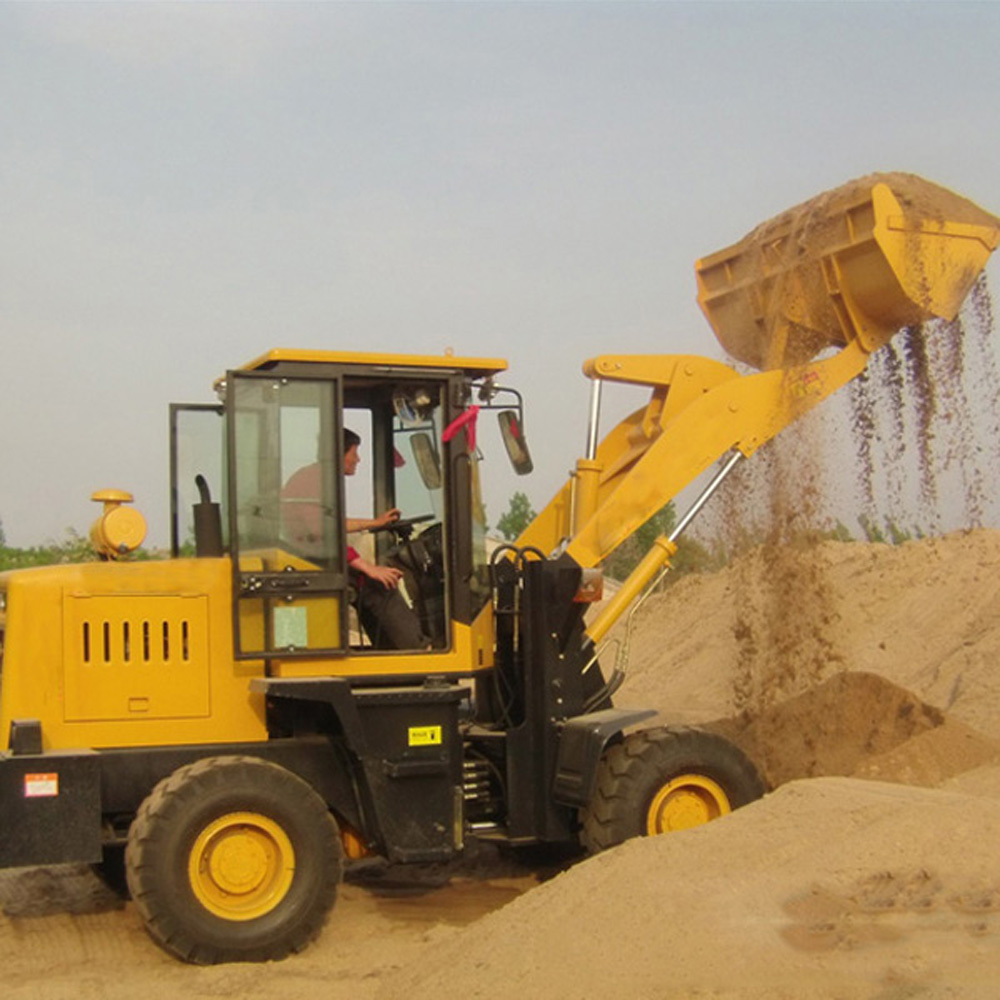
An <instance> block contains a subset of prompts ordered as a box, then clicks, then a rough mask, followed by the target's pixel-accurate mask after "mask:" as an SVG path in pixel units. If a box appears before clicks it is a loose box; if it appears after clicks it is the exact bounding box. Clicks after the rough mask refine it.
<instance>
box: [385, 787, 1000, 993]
mask: <svg viewBox="0 0 1000 1000" xmlns="http://www.w3.org/2000/svg"><path fill="white" fill-rule="evenodd" d="M931 817H932V818H933V821H932V822H931V821H929V818H931ZM943 833H944V834H945V835H942V834H943ZM998 836H1000V801H991V800H985V799H981V798H978V797H973V796H967V795H958V794H951V793H945V792H935V791H929V790H926V789H919V788H907V787H903V786H899V785H889V784H884V783H881V782H865V781H859V780H856V779H847V778H822V779H816V780H812V781H804V782H794V783H792V784H790V785H786V786H784V787H783V788H781V789H780V790H779V791H778V792H776V793H774V794H772V795H770V796H768V797H767V798H765V799H764V800H762V801H761V802H758V803H754V804H753V805H750V806H748V807H746V808H745V809H743V810H740V811H739V812H737V813H734V814H733V815H732V816H730V817H727V818H726V819H724V820H720V821H718V822H716V823H711V824H708V825H707V826H703V827H699V828H697V829H695V830H690V831H687V832H685V833H678V834H672V835H670V836H668V837H659V838H652V839H644V840H635V841H630V842H628V843H626V844H623V845H622V846H621V847H619V848H616V849H615V850H613V851H611V852H608V853H607V854H604V855H598V856H597V857H595V858H592V859H590V860H588V861H585V862H583V863H582V864H580V865H578V866H577V867H575V868H573V869H571V870H570V871H569V872H567V873H565V874H563V875H561V876H559V877H558V878H557V879H555V880H553V881H552V882H549V883H546V884H544V885H542V886H540V887H539V888H537V889H534V890H532V891H531V892H530V893H528V894H527V895H525V896H522V897H520V898H519V899H517V900H515V901H514V902H513V903H511V904H509V905H508V906H506V907H505V908H504V909H502V910H500V911H499V912H497V913H494V914H491V915H489V916H487V917H485V918H484V919H483V920H481V921H479V922H478V923H477V924H476V925H475V926H474V927H471V928H469V929H468V930H466V931H464V932H461V933H458V934H455V935H453V936H451V937H450V938H448V939H444V940H442V941H441V942H440V944H439V945H438V946H437V947H436V948H435V949H434V953H433V962H432V963H429V964H428V965H425V966H422V967H421V968H419V969H411V970H408V971H405V972H403V973H402V974H399V975H396V976H393V977H391V978H389V979H388V980H387V981H386V982H384V983H383V984H382V987H381V989H380V991H379V992H378V994H377V996H378V997H379V998H380V1000H391V998H396V997H403V996H434V997H438V998H439V1000H452V998H455V1000H458V998H463V1000H467V998H471V997H484V998H485V997H495V996H515V995H520V996H524V997H546V998H549V1000H579V998H581V997H600V998H601V1000H618V998H620V1000H646V998H648V1000H654V998H656V1000H664V998H680V997H685V998H687V997H711V998H713V1000H727V998H741V1000H764V998H767V1000H775V998H789V1000H791V998H795V1000H810V998H830V997H837V998H843V1000H852V998H876V997H878V998H881V1000H889V998H898V1000H903V998H909V997H918V996H919V997H927V998H944V997H954V998H959V997H961V998H963V1000H976V998H983V1000H985V998H987V997H990V998H991V997H994V996H996V974H997V971H998V967H1000V959H998V957H997V947H996V944H997V933H998V931H1000V875H998V873H997V870H996V865H995V851H994V850H992V848H990V849H985V850H984V849H982V848H981V847H980V845H983V844H989V845H993V844H995V843H996V840H997V837H998Z"/></svg>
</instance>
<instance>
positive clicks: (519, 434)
mask: <svg viewBox="0 0 1000 1000" xmlns="http://www.w3.org/2000/svg"><path fill="white" fill-rule="evenodd" d="M497 420H498V421H499V423H500V435H501V436H502V437H503V444H504V447H505V448H506V449H507V456H508V458H510V464H511V465H512V466H513V467H514V471H515V472H516V473H517V474H518V475H519V476H526V475H527V474H528V473H529V472H531V470H532V469H534V467H535V466H534V465H533V463H532V461H531V453H530V452H529V451H528V442H527V441H525V439H524V430H523V428H522V427H521V422H520V421H519V420H518V414H517V411H516V410H501V411H500V412H499V413H498V414H497Z"/></svg>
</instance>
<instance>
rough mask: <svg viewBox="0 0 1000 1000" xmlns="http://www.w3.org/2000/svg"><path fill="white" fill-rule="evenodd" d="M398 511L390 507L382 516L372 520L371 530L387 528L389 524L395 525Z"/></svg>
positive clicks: (398, 515)
mask: <svg viewBox="0 0 1000 1000" xmlns="http://www.w3.org/2000/svg"><path fill="white" fill-rule="evenodd" d="M399 517H400V510H399V508H398V507H390V508H389V509H388V510H387V511H386V512H385V513H384V514H379V516H378V517H376V518H374V519H373V520H372V530H375V529H377V528H387V527H388V526H389V525H390V524H395V523H396V521H398V520H399Z"/></svg>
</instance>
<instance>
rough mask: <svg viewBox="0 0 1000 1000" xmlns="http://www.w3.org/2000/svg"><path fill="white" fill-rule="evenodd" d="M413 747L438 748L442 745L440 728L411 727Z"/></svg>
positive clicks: (411, 743) (410, 733) (411, 744)
mask: <svg viewBox="0 0 1000 1000" xmlns="http://www.w3.org/2000/svg"><path fill="white" fill-rule="evenodd" d="M409 735H410V746H411V747H436V746H440V745H441V727H440V726H410V729H409Z"/></svg>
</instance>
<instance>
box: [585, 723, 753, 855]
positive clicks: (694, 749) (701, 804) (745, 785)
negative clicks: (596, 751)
mask: <svg viewBox="0 0 1000 1000" xmlns="http://www.w3.org/2000/svg"><path fill="white" fill-rule="evenodd" d="M764 791H765V788H764V782H763V781H762V780H761V777H760V775H759V774H758V773H757V769H756V768H755V767H754V765H753V763H752V762H751V761H750V759H749V758H748V757H747V756H746V754H744V753H743V751H742V750H740V749H739V748H738V747H736V746H734V745H733V744H732V743H730V742H728V740H724V739H723V738H722V737H721V736H715V735H714V734H712V733H707V732H704V731H702V730H699V729H681V728H677V729H667V728H657V729H646V730H642V731H640V732H637V733H631V734H630V735H628V736H626V737H625V739H624V740H622V742H620V743H617V744H615V745H614V746H612V747H610V748H609V749H608V750H606V751H605V753H604V756H603V757H602V758H601V763H600V765H599V767H598V773H597V785H596V788H595V790H594V795H593V797H592V798H591V801H590V804H589V805H588V806H587V808H585V809H583V810H581V812H580V820H581V824H582V831H581V835H580V840H581V843H582V844H583V846H584V847H585V848H586V850H587V851H588V852H589V853H591V854H596V853H597V852H598V851H603V850H606V849H607V848H609V847H613V846H614V845H615V844H620V843H622V841H625V840H628V839H630V838H631V837H644V836H653V835H658V834H661V833H670V832H673V831H676V830H686V829H689V828H691V827H695V826H700V825H701V824H703V823H707V822H709V821H711V820H713V819H717V818H718V817H719V816H723V815H725V814H727V813H729V812H731V811H732V810H733V809H738V808H739V807H740V806H744V805H746V804H747V803H749V802H753V801H754V800H755V799H759V798H760V797H761V796H762V795H763V794H764Z"/></svg>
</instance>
